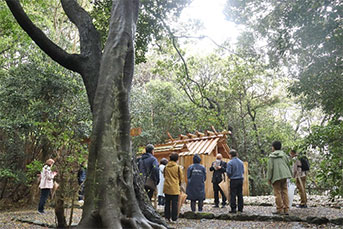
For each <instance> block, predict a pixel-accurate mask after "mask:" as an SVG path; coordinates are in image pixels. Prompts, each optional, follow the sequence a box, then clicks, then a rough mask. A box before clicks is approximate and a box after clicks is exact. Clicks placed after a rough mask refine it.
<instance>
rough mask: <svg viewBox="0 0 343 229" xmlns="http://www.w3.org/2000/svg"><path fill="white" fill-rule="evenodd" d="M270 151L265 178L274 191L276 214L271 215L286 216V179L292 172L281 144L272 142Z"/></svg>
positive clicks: (287, 203) (287, 205)
mask: <svg viewBox="0 0 343 229" xmlns="http://www.w3.org/2000/svg"><path fill="white" fill-rule="evenodd" d="M272 151H273V152H272V153H271V154H270V155H269V161H268V170H267V178H268V183H269V184H271V185H272V186H273V190H274V196H275V203H276V212H273V214H279V215H288V211H289V200H288V190H287V179H288V178H291V177H292V170H291V167H290V165H289V158H288V155H287V154H286V153H285V152H283V151H282V150H281V142H279V141H274V142H273V144H272Z"/></svg>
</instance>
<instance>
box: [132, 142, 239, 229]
mask: <svg viewBox="0 0 343 229" xmlns="http://www.w3.org/2000/svg"><path fill="white" fill-rule="evenodd" d="M178 157H179V156H178V154H177V153H171V154H170V156H169V161H168V160H167V159H166V158H163V159H162V160H161V161H160V165H158V161H157V159H156V158H155V157H154V146H153V145H151V144H148V145H147V146H146V152H145V153H144V154H143V155H142V157H141V158H140V159H139V160H138V168H139V170H140V173H141V175H142V177H143V178H144V188H145V190H146V192H147V194H148V197H149V198H150V199H151V198H152V196H153V193H154V191H155V189H157V196H158V204H159V205H164V215H165V218H166V219H167V220H168V221H170V222H171V223H173V222H175V221H176V220H177V216H178V201H179V195H180V193H181V191H183V192H185V193H186V194H187V199H188V200H190V205H191V209H192V211H195V210H196V205H198V211H199V212H202V211H203V203H204V200H205V181H206V169H205V167H204V166H203V165H201V164H200V163H201V158H200V156H199V155H198V154H195V155H194V156H193V164H192V165H190V166H189V167H188V169H187V188H186V190H184V187H183V180H184V177H183V169H182V167H181V166H180V165H178V164H177V161H178ZM230 157H231V160H230V161H229V162H228V163H226V162H225V161H223V160H222V155H221V154H218V155H217V157H216V160H215V161H214V162H213V163H212V165H211V167H210V171H212V172H213V176H212V183H213V191H214V197H215V206H214V207H219V193H221V195H222V207H225V206H226V200H227V198H226V196H225V194H224V191H223V190H222V188H221V187H220V185H219V184H220V183H221V182H222V181H223V180H224V179H225V174H227V176H228V178H229V179H230V207H231V211H230V213H235V212H236V211H237V202H238V211H239V212H242V211H243V193H242V190H243V178H244V165H243V162H242V161H241V160H240V159H239V158H238V154H237V152H236V150H231V151H230ZM151 180H152V181H153V182H154V184H153V185H151Z"/></svg>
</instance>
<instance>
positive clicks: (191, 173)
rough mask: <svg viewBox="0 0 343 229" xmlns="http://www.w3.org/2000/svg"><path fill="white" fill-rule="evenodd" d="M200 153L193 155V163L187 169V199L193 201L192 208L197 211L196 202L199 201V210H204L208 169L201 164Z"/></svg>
mask: <svg viewBox="0 0 343 229" xmlns="http://www.w3.org/2000/svg"><path fill="white" fill-rule="evenodd" d="M200 162H201V158H200V156H199V155H198V154H195V155H194V156H193V164H192V165H191V166H189V167H188V169H187V188H186V194H187V199H188V200H190V201H191V210H192V212H195V204H196V201H198V211H199V212H202V207H203V204H204V200H205V180H206V169H205V167H204V166H203V165H201V164H200Z"/></svg>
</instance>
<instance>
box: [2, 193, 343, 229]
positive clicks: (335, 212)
mask: <svg viewBox="0 0 343 229" xmlns="http://www.w3.org/2000/svg"><path fill="white" fill-rule="evenodd" d="M325 198H326V197H322V198H317V197H316V198H310V199H312V200H311V201H310V202H309V208H307V209H298V208H295V207H292V208H291V209H290V215H291V216H292V215H294V216H298V217H300V218H306V217H308V216H316V217H326V218H328V219H334V218H343V211H342V206H338V207H337V203H336V205H335V207H336V208H332V207H327V206H331V205H330V204H323V203H322V202H320V203H318V201H317V199H319V200H320V201H323V200H324V199H325ZM244 201H245V203H247V204H252V205H248V206H244V214H253V215H266V216H270V215H272V213H271V212H272V211H274V210H275V207H274V206H256V205H259V204H260V203H264V204H266V203H267V204H269V205H273V201H274V199H273V197H270V196H269V197H258V198H257V199H256V197H244ZM297 201H298V200H297V199H295V203H294V204H296V203H297ZM207 202H210V203H208V204H205V205H204V212H212V213H214V214H223V213H225V214H226V213H228V212H229V210H230V208H229V207H226V208H213V205H212V204H211V200H210V201H207ZM158 211H163V207H161V206H159V207H158ZM186 211H190V206H189V203H185V204H184V205H183V207H182V209H181V212H186ZM46 212H47V213H46V214H44V215H41V214H38V212H37V211H36V210H32V209H30V210H15V211H2V212H0V228H1V229H13V228H18V229H21V228H47V225H51V224H55V222H56V220H55V215H54V210H53V209H52V208H47V209H46ZM81 214H82V210H81V209H74V214H73V223H74V224H77V223H78V222H79V221H80V218H81ZM69 215H70V210H66V216H67V222H69V221H68V220H69V219H68V218H69ZM18 219H20V220H24V221H25V220H30V221H34V224H32V223H31V224H30V223H24V222H20V221H18ZM37 223H40V224H45V226H39V225H36V224H37ZM171 227H173V228H185V229H191V228H194V229H201V228H204V229H205V228H206V229H207V228H208V229H211V228H295V229H297V228H343V226H338V225H333V224H324V225H320V226H317V225H314V224H308V223H304V222H272V221H264V222H261V221H230V220H214V219H211V220H207V219H201V220H190V219H183V218H180V219H178V221H177V223H176V224H172V225H171Z"/></svg>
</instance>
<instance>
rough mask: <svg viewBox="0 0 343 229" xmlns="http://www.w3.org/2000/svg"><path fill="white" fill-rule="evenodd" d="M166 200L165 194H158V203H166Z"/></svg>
mask: <svg viewBox="0 0 343 229" xmlns="http://www.w3.org/2000/svg"><path fill="white" fill-rule="evenodd" d="M164 202H165V200H164V196H158V205H162V206H163V205H164Z"/></svg>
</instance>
